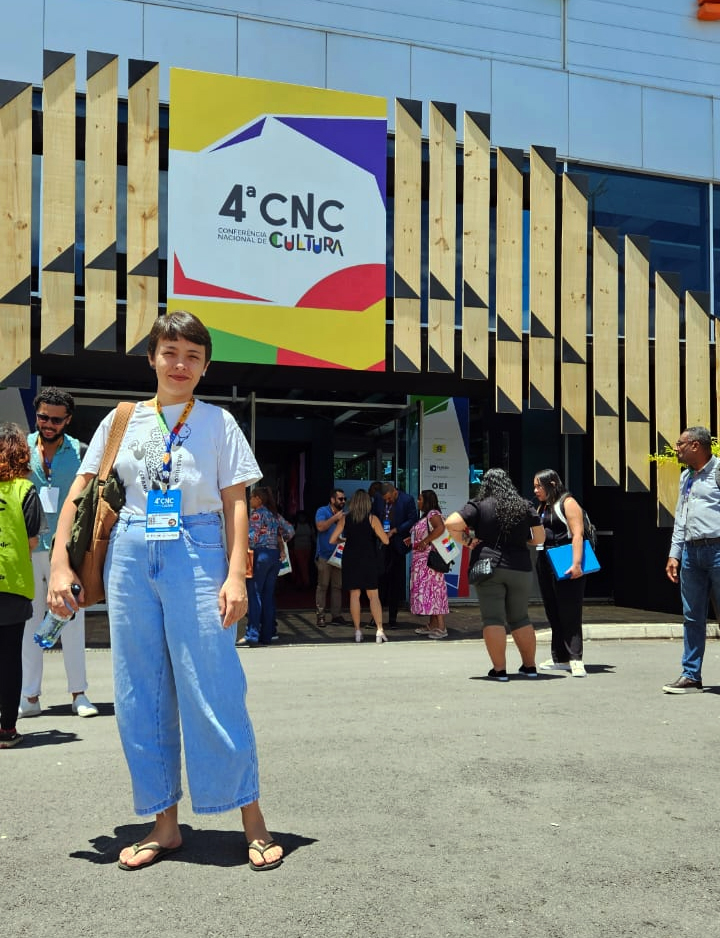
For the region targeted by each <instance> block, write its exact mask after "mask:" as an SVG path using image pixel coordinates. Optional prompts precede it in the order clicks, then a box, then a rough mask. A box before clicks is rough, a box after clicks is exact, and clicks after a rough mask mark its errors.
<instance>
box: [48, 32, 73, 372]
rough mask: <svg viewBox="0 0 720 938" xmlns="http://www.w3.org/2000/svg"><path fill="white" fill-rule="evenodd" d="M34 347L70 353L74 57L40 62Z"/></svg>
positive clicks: (65, 55) (56, 54) (56, 56)
mask: <svg viewBox="0 0 720 938" xmlns="http://www.w3.org/2000/svg"><path fill="white" fill-rule="evenodd" d="M43 74H44V80H43V171H42V244H41V247H40V269H41V276H40V294H41V296H42V316H41V319H40V347H41V349H42V351H43V352H52V353H54V354H56V355H72V354H73V353H74V352H75V178H76V173H75V121H76V118H75V56H74V55H71V54H69V53H66V52H50V51H47V50H46V51H45V53H44V56H43Z"/></svg>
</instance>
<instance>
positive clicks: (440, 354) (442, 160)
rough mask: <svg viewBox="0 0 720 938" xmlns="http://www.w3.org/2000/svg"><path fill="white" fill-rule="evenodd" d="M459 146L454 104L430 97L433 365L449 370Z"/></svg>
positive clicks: (430, 334)
mask: <svg viewBox="0 0 720 938" xmlns="http://www.w3.org/2000/svg"><path fill="white" fill-rule="evenodd" d="M456 147H457V132H456V129H455V105H454V104H440V103H438V102H437V101H431V102H430V198H429V212H430V219H429V226H428V236H429V239H430V244H429V250H428V268H429V283H428V369H429V370H430V371H440V372H444V373H446V374H452V372H453V371H454V364H455V256H456V253H457V252H456V245H455V238H456V231H457V222H456V211H457V197H456V190H457V179H456V171H457V170H456V162H457V161H456Z"/></svg>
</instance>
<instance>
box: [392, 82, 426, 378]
mask: <svg viewBox="0 0 720 938" xmlns="http://www.w3.org/2000/svg"><path fill="white" fill-rule="evenodd" d="M421 219H422V104H421V103H420V102H419V101H408V100H403V99H396V100H395V219H394V264H395V284H394V289H395V297H394V310H395V312H394V317H393V320H394V328H393V368H394V369H395V371H410V372H415V373H417V372H419V371H420V370H421V368H422V360H421V352H420V321H421V308H420V294H421V289H422V284H421V273H420V256H421V248H422V221H421Z"/></svg>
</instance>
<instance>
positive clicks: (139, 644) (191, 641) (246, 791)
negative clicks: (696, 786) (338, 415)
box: [0, 312, 720, 871]
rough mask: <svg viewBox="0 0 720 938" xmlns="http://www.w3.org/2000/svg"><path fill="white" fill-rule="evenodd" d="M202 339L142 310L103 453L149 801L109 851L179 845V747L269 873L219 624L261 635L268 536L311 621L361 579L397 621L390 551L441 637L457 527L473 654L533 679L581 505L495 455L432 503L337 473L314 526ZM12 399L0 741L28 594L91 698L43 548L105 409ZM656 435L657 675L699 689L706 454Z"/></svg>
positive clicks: (712, 544) (684, 688)
mask: <svg viewBox="0 0 720 938" xmlns="http://www.w3.org/2000/svg"><path fill="white" fill-rule="evenodd" d="M211 354H212V340H211V337H210V334H209V332H208V330H207V329H206V328H205V326H204V325H203V324H202V323H201V322H200V321H199V320H198V319H197V318H196V317H195V316H193V315H192V314H190V313H185V312H175V313H172V314H168V315H165V316H161V317H159V318H158V320H157V321H156V322H155V324H154V325H153V327H152V330H151V332H150V337H149V342H148V362H149V365H150V367H151V368H152V369H153V371H154V372H155V376H156V381H157V387H156V391H155V394H154V396H153V397H152V398H151V399H149V400H144V401H141V402H139V403H137V404H136V405H134V408H133V411H132V414H131V416H130V419H129V423H128V426H127V429H126V430H125V433H124V437H123V440H122V443H121V445H120V448H119V450H118V454H117V457H116V459H115V463H114V472H115V474H116V476H117V477H118V479H119V480H120V481H121V483H122V485H123V487H124V492H125V504H124V507H123V508H122V509H121V511H120V516H119V519H118V522H117V524H116V525H115V526H114V528H113V530H112V534H111V539H110V544H109V548H108V554H107V560H106V563H105V577H104V578H105V594H106V602H107V610H108V618H109V623H110V636H111V653H112V665H113V680H114V687H115V714H116V718H117V725H118V729H119V734H120V740H121V744H122V748H123V751H124V754H125V759H126V762H127V766H128V770H129V775H130V781H131V785H132V793H133V801H134V809H135V812H136V813H137V814H138V815H140V816H143V817H148V818H150V819H151V820H152V826H151V827H150V829H149V830H148V832H147V834H146V836H144V837H142V838H141V839H140V840H139V841H138V842H137V843H135V844H132V845H129V846H127V847H125V848H124V849H123V850H122V851H121V852H120V855H119V858H118V866H119V868H120V869H122V870H125V871H134V870H138V869H142V868H143V867H145V866H148V865H150V864H152V863H155V862H156V861H158V860H160V859H162V857H164V856H165V855H167V854H168V853H171V852H174V851H177V850H180V849H181V847H182V833H181V828H180V825H179V820H178V804H179V802H180V800H181V798H182V794H183V792H182V788H181V758H182V753H183V751H184V761H185V766H186V775H187V781H188V787H189V792H190V798H191V803H192V809H193V810H194V811H195V812H196V813H200V814H214V813H219V812H224V811H230V810H232V809H235V808H238V809H240V811H241V814H242V824H243V828H244V831H245V836H246V840H247V845H248V859H249V866H250V868H251V869H252V870H256V871H260V870H270V869H274V868H275V867H277V866H278V865H279V864H280V863H282V861H283V848H282V846H281V845H280V844H278V843H276V842H275V841H274V840H273V838H272V835H271V834H270V831H269V830H268V827H267V825H266V823H265V819H264V817H263V814H262V811H261V809H260V804H259V800H258V799H259V786H258V760H257V752H256V747H255V738H254V734H253V729H252V724H251V722H250V718H249V715H248V713H247V710H246V708H245V690H246V683H245V674H244V671H243V668H242V665H241V662H240V658H239V656H238V654H237V652H236V650H235V639H236V635H235V626H236V625H237V623H239V622H240V621H241V620H243V619H244V617H245V616H246V615H247V624H246V629H245V635H244V637H243V638H242V639H240V640H239V642H238V644H240V645H245V646H255V645H260V644H264V645H269V644H270V643H271V642H272V641H273V640H274V639H275V638H276V637H277V626H276V608H275V589H276V583H277V580H278V575H279V574H280V571H281V564H282V563H283V559H284V558H285V556H286V552H287V545H288V543H290V544H291V545H293V550H292V556H293V557H294V575H295V577H296V584H297V585H298V586H299V588H302V589H311V588H312V578H311V573H310V571H311V559H312V558H313V557H314V560H315V568H316V573H317V581H316V587H315V617H316V624H317V626H318V627H320V628H324V627H326V625H327V624H328V622H330V623H333V624H336V625H343V624H345V620H344V618H343V616H342V600H343V594H344V593H346V594H348V595H349V609H350V617H351V621H352V626H353V630H354V640H355V642H358V643H359V642H362V641H363V632H362V625H361V599H362V596H363V594H365V596H366V597H367V600H368V602H369V607H370V615H371V620H372V625H373V627H374V628H375V640H376V643H377V644H380V645H382V644H384V643H385V642H387V640H388V636H387V631H386V629H392V628H393V627H396V626H397V617H398V612H399V609H400V607H401V605H402V604H403V602H404V601H405V593H406V586H407V585H408V568H409V607H410V611H411V613H412V614H413V615H414V616H420V617H423V618H425V617H427V622H426V623H425V624H423V625H422V626H420V627H419V628H417V629H416V630H415V631H416V633H417V634H418V635H419V636H426V637H428V638H431V639H435V640H439V639H445V638H447V637H448V629H447V621H446V620H447V617H448V616H449V612H450V607H449V601H448V588H447V580H446V573H447V571H448V566H447V560H446V559H444V557H446V556H447V552H446V553H445V554H443V551H441V549H440V548H441V546H443V547H444V548H447V544H448V543H452V542H454V543H455V544H457V545H464V546H465V547H467V549H468V551H469V564H468V569H469V578H470V582H472V583H474V586H475V591H476V596H477V601H478V605H479V611H480V616H481V619H482V630H483V639H484V642H485V646H486V648H487V652H488V656H489V658H490V661H491V664H492V667H491V669H490V671H489V672H488V677H489V678H490V679H491V680H494V681H499V682H506V681H508V680H509V677H508V666H507V649H508V642H507V634H508V632H509V634H510V636H511V637H512V640H513V643H514V645H515V647H516V648H517V652H518V654H519V657H520V665H519V669H518V673H519V674H520V675H521V676H522V677H524V678H529V679H533V678H537V677H538V668H539V669H540V670H546V671H566V672H568V673H569V674H571V675H572V676H574V677H584V676H585V675H586V671H585V667H584V664H583V636H582V605H583V596H584V590H585V580H586V574H585V571H584V567H583V562H584V546H585V520H584V516H583V511H582V507H581V505H580V503H579V502H578V500H577V499H576V498H575V497H574V496H573V495H572V494H571V493H570V492H569V491H567V490H566V488H565V486H564V484H563V481H562V479H561V478H560V476H559V475H558V473H557V472H556V471H555V470H553V469H542V470H539V471H538V472H537V473H536V474H535V476H534V480H533V484H534V493H535V496H536V499H537V505H533V504H531V503H530V502H529V501H528V500H527V499H525V498H523V497H522V496H521V495H520V494H519V492H518V490H517V488H516V487H515V485H514V484H513V482H512V480H511V479H510V477H509V476H508V474H507V473H506V472H505V471H504V470H502V469H490V470H488V471H487V472H485V473H484V476H483V478H482V482H481V483H480V485H479V489H478V491H477V493H476V494H475V497H474V498H472V499H470V500H469V501H468V502H467V503H466V504H465V505H464V506H462V507H460V508H458V509H457V510H453V511H450V512H449V513H448V514H447V516H445V517H444V516H443V514H442V512H441V509H440V505H439V503H438V499H437V496H436V494H435V492H434V491H432V490H430V489H426V490H423V491H422V492H421V493H420V494H419V497H418V499H417V501H415V499H413V498H412V496H410V495H409V494H408V493H406V492H403V491H402V490H400V489H398V488H397V487H396V486H395V485H394V484H393V483H390V482H384V483H373V484H372V485H371V486H369V488H368V490H367V491H366V490H364V489H358V490H356V491H355V492H354V493H353V494H352V497H351V499H350V501H349V503H347V500H346V496H345V493H344V492H343V491H342V490H341V489H339V488H335V489H334V490H333V491H332V492H331V493H330V496H329V501H328V504H327V505H323V506H322V507H321V508H319V509H318V510H317V512H316V514H315V519H314V522H315V523H314V526H313V524H312V523H311V522H310V519H309V518H308V516H307V515H305V514H304V513H302V512H301V513H299V514H298V515H297V517H296V518H295V519H294V520H295V523H294V524H291V523H290V522H289V521H287V520H286V519H285V518H284V517H283V516H282V514H281V513H280V511H279V510H278V506H277V504H276V502H275V497H274V493H273V491H272V489H271V488H269V487H268V486H261V485H258V484H257V483H258V482H260V480H261V472H260V469H259V467H258V464H257V462H256V460H255V457H254V455H253V453H252V451H251V450H250V447H249V445H248V443H247V441H246V439H245V437H244V436H243V434H242V432H241V430H240V429H239V427H238V425H237V423H236V422H235V420H234V419H233V418H232V416H231V415H230V414H229V413H227V412H226V411H225V410H223V409H221V408H219V407H215V406H212V405H209V404H206V403H203V402H201V401H199V400H196V399H195V396H194V394H195V389H196V388H197V386H198V384H199V383H200V381H201V379H202V377H203V376H204V375H205V374H206V372H207V369H208V367H209V365H210V360H211ZM34 406H35V421H36V429H35V430H34V431H33V432H32V433H30V434H29V436H26V435H25V434H24V432H23V431H22V430H21V428H20V427H19V426H18V425H17V424H14V423H4V424H0V541H1V545H0V546H1V547H2V550H0V749H9V748H13V747H14V746H16V745H18V744H19V743H21V742H22V735H21V733H19V732H18V729H17V721H18V719H20V718H29V717H33V716H38V715H40V714H41V713H42V712H43V708H42V705H41V702H40V701H41V690H42V670H43V668H42V664H43V658H42V655H43V652H42V649H41V648H40V647H39V646H38V645H37V644H36V643H35V642H34V640H33V635H34V633H35V631H36V629H37V627H38V625H39V623H40V621H41V620H42V617H43V615H44V613H45V610H46V608H49V609H50V611H51V612H52V613H53V614H55V615H56V616H63V617H65V618H66V617H67V616H68V615H71V614H74V620H72V621H71V622H69V623H68V624H67V625H66V627H65V628H64V630H63V633H62V650H63V660H64V665H65V671H66V674H67V689H68V693H69V694H70V698H71V707H72V712H73V713H75V714H76V715H77V716H79V717H92V716H96V715H97V714H98V709H97V707H95V705H94V704H93V703H92V702H91V701H90V699H89V697H88V696H87V676H86V669H85V635H84V628H85V623H84V618H83V608H82V607H83V602H84V594H83V584H82V582H80V580H79V578H78V576H77V573H76V571H74V570H73V569H72V567H71V565H70V561H69V556H68V553H67V551H66V550H64V549H62V548H60V549H57V546H58V545H65V544H66V543H67V542H68V540H69V538H70V535H71V529H72V525H73V521H74V519H75V514H76V511H77V505H76V499H77V498H78V496H79V495H80V493H81V491H82V490H83V488H84V487H85V486H86V485H87V484H88V483H89V482H90V481H91V480H92V479H93V478H94V477H95V476H96V475H97V473H98V471H99V468H100V465H101V463H102V460H103V454H104V452H105V448H106V445H107V442H108V439H109V436H110V433H111V427H112V424H113V419H114V415H115V411H113V412H111V413H110V414H108V415H107V417H106V418H105V419H104V420H103V421H102V422H101V424H100V426H99V427H98V429H97V431H96V432H95V434H94V435H93V437H92V440H91V442H90V444H89V446H88V447H87V450H86V452H85V453H84V455H83V454H82V452H81V447H80V444H79V443H78V441H77V440H76V439H74V438H73V437H72V436H70V434H69V433H68V427H69V426H70V424H71V421H72V418H73V409H74V401H73V399H72V396H71V395H69V394H67V393H66V392H63V391H60V390H58V389H56V388H45V389H43V390H42V391H41V392H40V393H39V394H38V395H37V397H36V398H35V401H34ZM171 427H172V429H170V428H171ZM676 452H677V455H678V458H679V459H680V461H681V462H683V463H684V464H685V465H686V466H687V467H688V468H687V469H686V471H685V472H684V473H683V475H682V477H681V480H680V492H679V497H678V508H677V512H676V521H675V530H674V532H673V540H672V548H671V552H670V558H669V559H668V561H667V568H666V572H667V576H668V577H669V578H670V580H671V581H673V582H678V581H680V582H681V586H682V599H683V608H684V614H685V651H684V655H683V673H682V675H681V676H680V678H678V679H677V680H676V681H674V682H672V683H670V684H668V685H665V686H664V688H663V690H664V691H665V692H666V693H671V694H682V693H691V692H693V691H699V690H701V689H702V681H701V666H702V658H703V652H704V638H705V621H706V616H707V603H708V597H709V596H710V594H711V592H712V591H713V590H714V589H715V588H716V587H720V581H719V580H718V576H720V574H719V573H718V571H719V570H720V566H719V565H718V564H717V562H716V558H717V554H718V551H719V550H720V537H718V536H717V533H718V531H719V530H720V527H719V526H718V515H719V514H720V460H719V459H718V457H716V456H714V455H713V454H712V440H711V437H710V434H709V431H708V430H706V429H705V428H702V427H691V428H689V429H687V430H686V431H684V432H683V434H682V436H681V438H680V440H679V441H678V444H677V448H676ZM252 486H254V487H252ZM251 487H252V488H251ZM248 502H249V509H248ZM158 506H160V507H158ZM151 518H152V522H151V520H150V519H151ZM53 538H54V539H55V541H56V545H55V546H56V549H52V548H53ZM555 547H565V548H567V551H569V553H568V554H567V556H568V561H567V567H566V568H565V569H562V568H561V569H560V570H558V569H557V566H556V564H553V563H551V562H550V560H549V554H548V552H549V551H550V550H552V549H553V548H555ZM457 553H458V554H459V550H457ZM340 554H342V556H341V559H340ZM535 554H537V560H536V569H537V578H538V584H539V587H540V592H541V596H542V600H543V603H544V606H545V612H546V615H547V618H548V621H549V623H550V627H551V632H552V640H551V657H550V658H549V659H548V660H547V661H544V662H542V663H541V664H540V665H539V666H538V665H536V661H535V655H536V636H535V629H534V627H533V624H532V622H531V620H530V618H529V614H528V607H529V599H530V595H531V588H532V578H533V558H534V555H535ZM408 555H410V556H409V557H408ZM250 556H252V574H251V575H250V571H249V569H248V563H249V558H250ZM328 594H329V598H328ZM383 609H386V610H387V624H385V621H384V614H383ZM181 726H182V734H181V732H180V727H181ZM209 764H211V765H212V766H213V771H212V772H208V771H207V766H208V765H209Z"/></svg>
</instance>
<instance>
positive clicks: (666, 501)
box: [654, 273, 682, 528]
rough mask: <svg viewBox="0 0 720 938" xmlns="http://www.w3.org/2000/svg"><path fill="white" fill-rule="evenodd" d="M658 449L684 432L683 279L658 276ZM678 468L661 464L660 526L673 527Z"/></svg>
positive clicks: (656, 442) (656, 447) (656, 415)
mask: <svg viewBox="0 0 720 938" xmlns="http://www.w3.org/2000/svg"><path fill="white" fill-rule="evenodd" d="M654 394H655V402H654V403H655V427H656V441H655V450H656V452H658V453H662V452H663V451H664V449H665V447H666V446H674V445H675V441H676V440H677V438H678V436H679V435H680V431H681V430H682V427H681V426H680V278H679V276H678V275H677V274H662V273H657V274H656V275H655V387H654ZM678 477H679V472H678V467H677V465H675V464H674V463H667V464H666V465H658V467H657V496H658V516H657V523H658V527H661V528H671V527H672V526H673V522H674V516H675V503H676V502H677V494H678Z"/></svg>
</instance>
